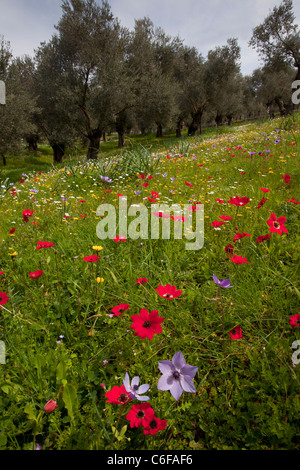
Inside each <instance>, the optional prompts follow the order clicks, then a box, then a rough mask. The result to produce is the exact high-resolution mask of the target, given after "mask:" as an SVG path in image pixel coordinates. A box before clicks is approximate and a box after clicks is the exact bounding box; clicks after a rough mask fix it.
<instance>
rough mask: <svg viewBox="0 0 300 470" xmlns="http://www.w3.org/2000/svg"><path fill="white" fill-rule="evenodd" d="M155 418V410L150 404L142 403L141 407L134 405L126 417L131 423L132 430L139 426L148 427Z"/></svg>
mask: <svg viewBox="0 0 300 470" xmlns="http://www.w3.org/2000/svg"><path fill="white" fill-rule="evenodd" d="M153 418H154V409H153V408H152V407H151V405H150V403H141V404H140V405H132V407H131V410H130V411H129V413H128V414H127V415H126V419H128V421H130V427H131V428H138V427H139V426H143V427H147V426H148V425H149V423H150V421H152V420H153Z"/></svg>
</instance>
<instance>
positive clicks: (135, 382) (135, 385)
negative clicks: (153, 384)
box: [123, 372, 150, 401]
mask: <svg viewBox="0 0 300 470" xmlns="http://www.w3.org/2000/svg"><path fill="white" fill-rule="evenodd" d="M139 381H140V378H139V377H133V379H132V381H131V385H130V380H129V375H128V373H127V372H126V373H125V379H124V380H123V385H124V387H125V389H126V392H129V394H130V397H131V398H136V399H137V400H139V401H147V400H150V398H149V397H147V396H146V395H143V396H140V395H141V394H143V393H145V392H147V390H148V389H149V387H150V385H147V384H143V385H140V386H139Z"/></svg>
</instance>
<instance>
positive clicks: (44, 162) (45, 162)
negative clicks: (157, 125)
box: [0, 120, 263, 182]
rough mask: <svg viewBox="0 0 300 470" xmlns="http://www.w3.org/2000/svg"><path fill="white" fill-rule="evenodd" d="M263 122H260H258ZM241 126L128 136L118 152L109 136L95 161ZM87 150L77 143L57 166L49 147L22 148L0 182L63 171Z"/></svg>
mask: <svg viewBox="0 0 300 470" xmlns="http://www.w3.org/2000/svg"><path fill="white" fill-rule="evenodd" d="M262 121H263V120H262ZM240 125H244V123H242V122H236V123H234V124H233V125H232V126H231V127H228V126H220V127H219V128H218V129H216V128H215V127H210V128H204V129H203V132H202V135H201V136H196V137H188V136H187V129H185V130H184V131H183V132H182V137H180V138H177V137H176V136H175V133H174V132H173V131H168V130H165V131H164V133H163V137H162V138H157V137H156V133H155V132H150V133H146V134H143V135H142V134H129V135H126V137H125V147H124V148H123V149H120V148H118V135H117V134H116V133H112V134H111V135H108V136H107V138H106V142H104V141H103V140H101V142H100V149H99V159H101V158H105V157H114V156H116V155H119V154H120V153H124V152H127V151H134V150H140V149H142V148H145V149H148V150H149V149H151V151H153V152H157V151H161V150H162V149H165V150H166V149H169V148H170V147H176V146H177V147H178V148H179V149H181V150H184V149H185V148H186V146H187V145H189V143H193V142H195V141H196V142H199V141H200V140H203V139H207V138H210V137H213V136H215V135H223V134H226V133H231V132H233V131H234V130H235V128H236V127H239V126H240ZM86 154H87V148H84V147H83V146H82V145H81V143H77V144H76V145H75V146H74V147H73V148H72V147H69V148H67V149H66V152H65V156H64V159H63V162H62V163H61V164H55V165H54V164H53V151H52V148H51V147H50V145H49V144H48V143H47V142H45V141H43V142H39V143H38V151H37V152H29V151H28V150H27V149H26V147H25V146H24V148H23V150H22V151H21V152H20V153H19V154H17V155H16V154H13V155H9V156H7V165H6V166H3V164H2V162H1V164H0V180H1V179H2V180H3V179H6V178H9V180H10V181H12V182H17V181H18V180H19V179H20V178H21V177H22V173H24V172H35V171H43V172H48V171H50V170H52V169H53V168H54V167H56V168H63V167H64V166H65V165H66V163H71V164H76V163H78V162H79V161H81V160H82V159H84V158H85V157H86Z"/></svg>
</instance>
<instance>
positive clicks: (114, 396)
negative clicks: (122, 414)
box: [105, 385, 131, 405]
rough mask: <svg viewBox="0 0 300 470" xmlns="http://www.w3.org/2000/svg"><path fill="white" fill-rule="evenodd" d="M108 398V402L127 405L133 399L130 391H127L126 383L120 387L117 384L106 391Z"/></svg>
mask: <svg viewBox="0 0 300 470" xmlns="http://www.w3.org/2000/svg"><path fill="white" fill-rule="evenodd" d="M105 396H106V398H107V400H106V403H113V404H115V405H126V403H128V402H129V401H131V397H130V394H129V392H126V388H125V387H124V385H121V387H118V386H117V385H115V386H114V387H113V388H112V389H111V390H109V391H108V392H106V393H105Z"/></svg>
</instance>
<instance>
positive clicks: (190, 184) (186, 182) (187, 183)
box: [185, 181, 194, 188]
mask: <svg viewBox="0 0 300 470" xmlns="http://www.w3.org/2000/svg"><path fill="white" fill-rule="evenodd" d="M185 184H186V185H187V186H190V187H191V188H193V187H194V186H193V185H192V183H189V182H188V181H185Z"/></svg>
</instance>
